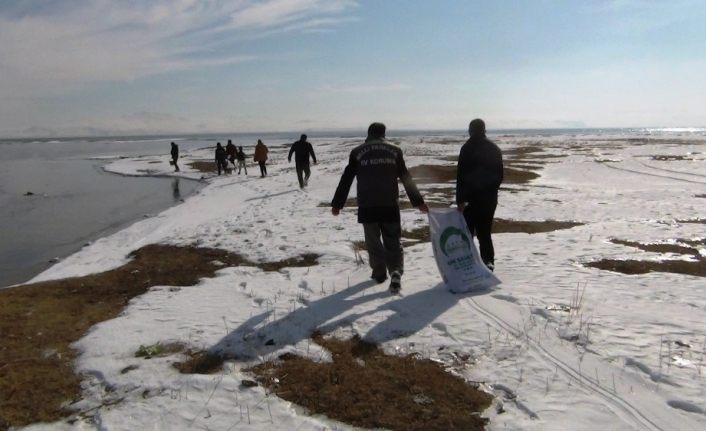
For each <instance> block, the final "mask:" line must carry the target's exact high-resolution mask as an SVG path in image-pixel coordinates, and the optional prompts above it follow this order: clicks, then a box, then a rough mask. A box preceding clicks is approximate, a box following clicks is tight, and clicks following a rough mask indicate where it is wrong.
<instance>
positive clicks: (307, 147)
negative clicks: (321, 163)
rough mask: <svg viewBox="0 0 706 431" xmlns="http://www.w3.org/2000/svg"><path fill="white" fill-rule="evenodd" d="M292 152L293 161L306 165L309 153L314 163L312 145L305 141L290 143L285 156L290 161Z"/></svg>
mask: <svg viewBox="0 0 706 431" xmlns="http://www.w3.org/2000/svg"><path fill="white" fill-rule="evenodd" d="M292 153H294V162H295V163H296V164H297V165H308V164H309V154H311V158H312V160H314V163H316V156H315V155H314V147H312V146H311V144H310V143H309V142H307V141H297V142H295V143H293V144H292V147H291V148H290V149H289V156H288V157H287V158H288V159H289V161H290V162H291V161H292Z"/></svg>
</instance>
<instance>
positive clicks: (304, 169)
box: [297, 163, 311, 189]
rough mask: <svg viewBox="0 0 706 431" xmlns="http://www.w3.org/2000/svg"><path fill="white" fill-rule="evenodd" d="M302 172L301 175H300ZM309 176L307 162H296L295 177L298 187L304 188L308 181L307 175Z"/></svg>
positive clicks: (309, 170) (309, 171)
mask: <svg viewBox="0 0 706 431" xmlns="http://www.w3.org/2000/svg"><path fill="white" fill-rule="evenodd" d="M302 174H303V176H302ZM310 176H311V169H309V164H308V163H306V164H304V163H302V164H301V165H300V164H297V179H298V180H299V188H302V189H303V188H304V186H305V185H307V184H308V182H309V177H310Z"/></svg>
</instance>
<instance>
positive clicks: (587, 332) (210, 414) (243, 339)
mask: <svg viewBox="0 0 706 431" xmlns="http://www.w3.org/2000/svg"><path fill="white" fill-rule="evenodd" d="M642 138H644V137H639V136H638V137H635V136H619V135H616V136H610V135H593V136H589V135H583V136H567V135H564V136H529V135H516V136H500V137H497V138H496V139H495V140H496V142H498V143H499V145H500V147H501V148H502V149H503V150H504V151H506V154H508V158H509V157H510V156H509V155H511V154H514V153H513V150H515V149H517V148H523V147H528V146H529V147H538V152H535V153H530V154H525V155H523V156H522V157H523V160H525V161H526V163H527V164H530V162H532V160H533V161H534V163H537V164H540V163H541V164H542V166H543V169H542V170H541V171H539V172H540V174H541V177H540V178H538V179H535V180H533V181H532V182H530V183H529V184H523V185H509V186H507V189H508V190H504V191H502V192H501V195H500V198H499V207H498V210H497V213H496V217H499V218H504V219H513V220H560V221H577V222H581V223H584V224H583V225H580V226H576V227H574V228H571V229H565V230H558V231H554V232H548V233H538V234H532V235H530V234H526V233H506V234H498V235H495V236H494V241H495V248H496V255H497V257H496V274H497V275H498V277H499V278H500V279H501V280H502V281H503V283H502V284H501V285H500V286H498V287H497V288H496V289H494V290H492V291H488V292H483V293H476V294H473V295H453V294H451V293H449V292H448V291H447V290H446V289H445V288H444V286H443V284H442V283H441V280H440V277H439V275H438V272H437V269H436V266H435V263H434V259H433V256H432V249H431V246H430V244H429V243H419V244H415V245H410V246H406V248H405V259H406V260H405V275H404V277H403V288H402V294H401V295H400V296H391V295H390V294H389V293H388V292H387V290H386V289H387V286H386V285H372V284H371V283H370V282H369V281H368V277H369V275H370V271H369V268H367V266H365V265H362V266H361V265H358V264H357V263H356V257H355V253H354V249H353V246H352V242H353V241H358V240H361V239H362V228H361V226H360V225H358V224H357V223H356V214H355V213H356V211H355V208H346V209H344V211H343V212H342V214H341V215H340V216H339V217H333V216H332V215H331V213H330V208H328V207H327V206H325V205H322V203H323V204H327V203H328V202H330V200H331V198H332V196H333V192H334V190H335V187H336V185H337V182H338V179H339V176H340V174H341V172H342V170H343V167H344V166H345V163H346V161H347V156H348V152H349V151H350V149H352V148H353V147H354V146H355V145H357V144H359V143H360V140H357V139H338V138H330V139H324V138H321V139H312V140H311V141H312V143H313V144H314V148H315V150H316V153H317V158H318V159H319V164H318V165H316V166H313V167H312V178H311V180H310V186H309V188H308V189H307V190H305V191H301V190H299V189H298V187H297V183H296V175H295V172H294V167H293V164H288V163H287V160H286V155H287V147H286V146H284V142H266V144H268V146H269V147H270V155H271V164H270V166H269V167H268V171H269V173H270V176H268V177H267V178H260V177H259V174H258V173H257V168H256V167H255V166H253V167H251V168H250V170H249V173H250V175H248V176H244V175H229V176H221V177H211V178H209V182H210V183H209V185H208V186H207V187H205V188H204V189H202V190H201V191H200V192H199V193H198V194H196V195H194V196H192V197H190V198H188V199H187V200H186V201H185V202H184V203H182V204H180V205H178V206H176V207H173V208H171V209H168V210H166V211H164V212H163V213H161V214H159V215H158V216H155V217H152V218H149V219H145V220H142V221H140V222H138V223H135V224H134V225H132V226H130V227H129V228H127V229H125V230H123V231H121V232H118V233H116V234H113V235H111V236H109V237H107V238H103V239H101V240H98V241H95V242H94V243H93V244H91V245H90V246H87V247H85V248H84V249H83V250H81V251H80V252H78V253H76V254H74V255H72V256H70V257H69V258H67V259H65V260H63V261H61V262H60V263H58V264H57V265H55V266H54V267H52V268H50V269H49V270H47V271H46V272H44V273H42V274H40V275H39V276H38V277H36V278H35V280H34V281H39V280H48V279H56V278H62V277H67V276H75V275H84V274H88V273H93V272H98V271H104V270H107V269H111V268H114V267H117V266H119V265H120V264H122V263H124V262H125V261H126V256H127V254H128V253H129V252H130V251H132V250H135V249H137V248H139V247H141V246H144V245H146V244H150V243H156V242H163V243H170V244H183V245H197V246H203V247H216V248H221V249H225V250H230V251H233V252H236V253H240V254H243V255H245V256H246V257H248V258H250V259H254V260H261V261H272V260H279V259H283V258H287V257H293V256H297V255H301V254H303V253H317V254H320V255H321V256H322V257H321V258H320V260H319V265H317V266H314V267H310V268H290V269H285V270H282V271H280V272H263V271H261V270H260V269H258V268H255V267H236V268H224V269H223V270H221V271H219V273H218V274H217V276H216V277H214V278H207V279H204V280H202V282H201V283H200V284H199V285H196V286H192V287H182V288H179V289H169V288H168V287H167V286H157V287H154V288H152V289H151V290H150V291H149V292H148V293H146V294H144V295H142V296H140V297H137V298H135V299H134V300H132V302H131V303H130V305H129V306H128V307H127V309H126V310H125V312H124V313H123V314H122V315H121V316H120V317H118V318H116V319H113V320H109V321H106V322H103V323H101V324H98V325H96V326H95V327H93V328H92V330H91V331H90V332H89V333H88V334H87V335H86V336H85V337H84V338H83V339H81V340H80V341H79V342H78V343H77V344H76V348H78V349H79V350H80V351H81V355H80V358H79V360H78V363H77V369H78V371H79V372H80V373H82V374H84V375H85V376H86V379H85V388H84V396H85V399H84V400H83V401H81V402H80V403H79V407H81V409H82V410H84V411H89V410H90V409H92V408H93V410H90V411H89V413H88V417H82V418H79V419H78V420H77V421H75V422H74V423H73V424H68V423H67V422H65V421H61V422H57V423H53V424H38V425H33V426H30V427H27V429H32V430H39V429H52V430H53V429H95V428H98V429H110V430H136V429H145V430H175V429H210V430H235V429H237V430H270V429H278V430H332V429H336V430H348V429H352V427H350V426H347V425H345V424H341V423H337V422H334V421H331V420H328V419H326V418H322V417H310V416H307V415H306V414H305V413H304V412H303V411H302V410H301V409H299V408H297V407H296V406H293V405H291V404H290V403H288V402H286V401H283V400H280V399H278V398H276V397H274V396H272V395H269V396H268V394H267V393H266V392H265V391H264V389H263V388H260V387H257V388H243V387H241V386H240V381H241V379H242V378H246V376H245V375H244V374H243V372H242V371H241V370H242V369H244V368H246V367H247V366H248V365H252V364H253V363H257V362H259V361H261V360H263V359H267V358H270V357H272V355H277V354H279V353H281V352H282V351H295V352H296V353H297V354H300V355H307V354H308V355H309V356H311V357H315V358H317V359H318V358H323V359H324V360H325V354H324V353H323V352H321V351H320V349H317V348H316V347H315V345H313V344H311V343H310V342H309V341H308V337H309V334H310V333H311V331H313V330H314V329H317V328H319V329H322V330H324V331H329V332H335V333H337V334H338V335H340V336H342V337H345V336H350V335H352V334H354V333H355V334H360V335H361V336H363V337H366V338H368V339H371V340H374V341H378V342H380V343H382V345H383V346H384V348H385V349H386V350H388V351H390V352H397V353H401V354H403V353H409V352H419V353H420V354H421V355H423V356H425V357H431V358H438V359H440V360H442V361H447V360H449V356H448V352H452V351H456V352H463V353H468V354H470V355H471V357H472V358H473V359H474V360H473V364H472V366H471V367H469V368H465V369H462V370H460V371H459V372H461V373H462V374H463V375H464V377H466V378H468V379H469V380H473V381H480V382H484V387H485V388H487V389H488V390H489V391H492V393H494V394H495V395H496V397H497V401H496V404H495V405H494V406H493V407H491V408H490V409H489V410H488V411H487V412H486V416H487V417H489V418H490V420H491V422H490V425H489V429H491V430H567V429H571V430H589V429H590V430H594V429H610V430H672V429H680V430H703V429H706V401H704V400H706V393H705V391H706V366H705V365H706V364H704V354H705V351H704V350H705V348H706V346H705V344H706V329H705V328H706V326H704V322H706V283H705V282H704V279H703V278H700V277H695V276H688V275H680V274H670V273H649V274H645V275H623V274H619V273H612V272H607V271H601V270H598V269H593V268H587V267H584V266H582V265H581V263H582V262H588V261H594V260H600V259H603V258H618V259H643V260H659V259H664V258H672V259H689V258H691V257H687V256H682V255H668V256H665V255H662V254H657V253H651V252H645V251H640V250H638V249H636V248H632V247H628V246H624V245H619V244H614V243H611V242H609V239H611V238H617V239H622V240H628V241H636V242H642V243H648V242H670V241H671V242H675V241H676V240H677V239H700V238H703V237H704V235H705V234H704V232H705V229H704V225H703V224H699V223H684V222H680V220H681V221H683V220H688V219H692V220H693V219H696V218H699V217H701V218H702V219H703V218H704V216H706V197H704V196H705V194H706V138H704V137H703V136H696V137H694V136H677V135H660V136H656V137H655V136H653V137H651V139H650V140H647V141H645V140H644V139H642ZM395 140H396V141H397V142H399V143H400V145H401V146H402V148H403V151H404V152H405V157H406V161H407V164H408V166H415V165H421V164H450V163H452V162H449V161H448V159H446V161H444V158H445V157H448V156H453V155H457V154H458V151H459V148H460V145H461V143H462V141H463V137H461V136H446V137H439V136H436V137H430V136H424V137H422V136H406V137H402V138H396V139H395ZM660 155H661V156H667V157H662V158H659V157H657V158H655V157H652V156H660ZM184 156H185V157H183V158H182V159H181V160H180V166H181V167H182V172H181V173H178V174H174V173H172V168H171V167H170V166H169V165H168V164H167V163H166V161H165V157H163V156H162V157H150V156H146V157H140V158H133V159H120V160H116V161H114V162H112V163H111V164H110V165H108V166H107V167H106V169H108V170H109V171H113V172H117V173H121V174H127V175H181V176H184V177H192V178H194V177H196V178H199V177H201V176H202V175H203V174H202V173H200V172H196V171H194V170H192V169H190V168H189V167H188V166H187V163H188V161H189V160H190V159H191V160H197V159H208V160H211V159H212V151H211V150H196V151H193V152H191V153H187V154H185V155H184ZM547 156H558V157H547ZM530 159H532V160H530ZM527 160H529V161H527ZM447 186H448V185H447ZM429 187H430V186H425V187H423V188H422V191H423V192H424V190H427V189H429ZM442 187H443V186H442ZM354 189H355V187H354V188H353V191H352V194H354V193H355V192H354ZM699 196H700V197H699ZM405 199H406V197H405ZM449 203H450V202H449ZM402 220H403V221H402V223H403V228H405V229H412V228H414V227H417V226H423V225H425V224H426V216H425V215H423V214H421V213H419V212H418V211H416V210H413V209H410V210H404V211H403V213H402ZM700 252H701V254H702V255H704V254H706V251H704V249H703V247H701V249H700ZM578 299H581V300H580V301H579V300H578ZM571 305H574V306H575V307H574V309H572V310H571V311H570V312H567V311H566V310H567V308H568V306H571ZM269 339H274V340H275V341H276V344H275V345H274V346H269V345H265V341H267V340H269ZM157 342H163V343H164V342H182V343H186V344H187V345H189V346H191V347H193V348H195V349H208V348H211V347H213V346H218V347H219V348H222V349H224V350H227V351H229V352H231V353H235V354H237V355H238V356H240V357H244V358H249V359H247V360H243V361H237V362H236V361H229V362H227V369H226V370H225V371H224V372H223V373H221V374H217V375H184V374H180V373H179V372H178V371H177V370H175V369H174V368H173V367H171V366H170V363H171V362H174V361H175V360H176V357H175V356H169V357H164V358H153V359H149V360H147V359H143V358H136V357H135V352H136V350H137V349H138V348H139V346H140V345H151V344H154V343H157ZM442 347H443V349H442ZM177 356H178V355H177ZM130 366H133V367H131V368H130V369H131V371H129V372H124V371H125V370H126V369H128V367H130ZM134 366H137V367H136V368H135V367H134ZM500 403H501V404H502V410H504V412H503V413H498V410H500V408H499V407H498V404H500Z"/></svg>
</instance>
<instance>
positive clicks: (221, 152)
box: [216, 145, 226, 162]
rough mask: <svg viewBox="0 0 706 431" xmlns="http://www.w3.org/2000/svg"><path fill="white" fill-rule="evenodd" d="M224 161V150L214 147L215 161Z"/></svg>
mask: <svg viewBox="0 0 706 431" xmlns="http://www.w3.org/2000/svg"><path fill="white" fill-rule="evenodd" d="M225 159H226V150H225V149H224V148H223V147H221V146H220V145H219V146H217V147H216V161H217V162H222V161H224V160H225Z"/></svg>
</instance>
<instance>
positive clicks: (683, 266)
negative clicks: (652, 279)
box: [584, 239, 706, 277]
mask: <svg viewBox="0 0 706 431" xmlns="http://www.w3.org/2000/svg"><path fill="white" fill-rule="evenodd" d="M677 241H678V242H681V243H683V244H688V245H690V246H693V247H696V246H704V245H706V239H697V240H688V239H679V240H677ZM611 242H613V243H615V244H621V245H625V246H628V247H635V248H638V249H640V250H644V251H649V252H654V253H677V254H685V255H691V256H693V257H694V258H695V260H673V259H665V260H659V261H650V260H635V259H630V260H619V259H602V260H598V261H595V262H587V263H585V264H584V265H585V266H588V267H591V268H598V269H602V270H606V271H613V272H620V273H623V274H646V273H648V272H671V273H675V274H686V275H694V276H697V277H706V258H705V257H704V256H702V255H701V254H700V253H699V251H698V250H697V249H696V248H692V247H686V246H682V245H678V244H643V243H639V242H633V241H625V240H618V239H611Z"/></svg>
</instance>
